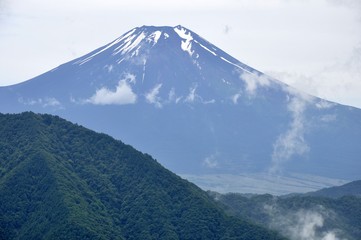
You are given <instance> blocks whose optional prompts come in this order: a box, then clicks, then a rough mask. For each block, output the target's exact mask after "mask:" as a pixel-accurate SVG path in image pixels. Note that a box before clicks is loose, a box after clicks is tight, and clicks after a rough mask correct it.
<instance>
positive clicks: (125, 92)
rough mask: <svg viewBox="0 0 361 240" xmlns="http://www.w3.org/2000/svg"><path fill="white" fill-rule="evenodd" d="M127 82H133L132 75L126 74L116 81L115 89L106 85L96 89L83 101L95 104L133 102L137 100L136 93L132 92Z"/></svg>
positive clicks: (133, 77)
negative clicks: (123, 77)
mask: <svg viewBox="0 0 361 240" xmlns="http://www.w3.org/2000/svg"><path fill="white" fill-rule="evenodd" d="M129 83H135V76H134V75H127V76H126V78H125V79H122V80H120V81H119V82H118V85H117V86H116V88H115V90H110V89H108V88H106V87H103V88H101V89H98V90H97V91H96V92H95V94H94V95H93V96H91V97H90V98H89V99H87V100H85V103H92V104H95V105H111V104H114V105H124V104H133V103H135V102H136V101H137V95H136V94H135V93H134V92H133V90H132V88H131V86H130V84H129Z"/></svg>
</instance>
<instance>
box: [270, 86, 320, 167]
mask: <svg viewBox="0 0 361 240" xmlns="http://www.w3.org/2000/svg"><path fill="white" fill-rule="evenodd" d="M287 91H288V92H289V93H290V97H291V98H290V99H289V100H288V104H287V109H288V111H289V112H290V113H291V117H292V121H291V123H290V125H289V127H288V129H287V130H286V131H285V132H284V133H282V134H281V135H279V136H278V138H277V140H276V142H275V143H274V144H273V153H272V166H271V168H270V172H271V173H276V172H279V171H281V170H282V165H283V163H285V162H287V161H289V160H291V158H292V157H294V156H295V155H299V156H302V155H304V154H306V153H307V152H308V151H309V149H310V148H309V146H308V144H307V142H306V141H305V139H304V133H305V122H306V119H305V117H304V111H305V110H306V108H307V105H308V104H310V103H311V102H312V100H313V98H311V97H310V96H308V95H306V94H302V93H296V92H294V90H292V89H291V88H288V90H287Z"/></svg>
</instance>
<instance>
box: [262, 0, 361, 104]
mask: <svg viewBox="0 0 361 240" xmlns="http://www.w3.org/2000/svg"><path fill="white" fill-rule="evenodd" d="M360 3H361V2H360ZM267 74H269V75H270V76H272V77H274V78H276V79H279V80H281V81H283V82H285V83H287V84H289V85H291V86H293V87H295V88H298V89H300V90H302V91H304V92H307V93H309V94H312V95H314V96H318V97H321V98H324V99H327V100H330V101H334V102H338V103H341V104H346V105H352V106H355V107H359V108H361V95H360V91H361V44H360V45H359V46H358V47H355V48H354V49H353V51H352V53H351V55H350V56H349V57H348V58H347V59H346V60H342V61H338V62H335V63H333V64H329V65H327V66H325V67H324V68H323V69H320V70H319V71H317V72H315V73H311V74H301V73H297V72H277V71H269V72H267Z"/></svg>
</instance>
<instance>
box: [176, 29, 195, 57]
mask: <svg viewBox="0 0 361 240" xmlns="http://www.w3.org/2000/svg"><path fill="white" fill-rule="evenodd" d="M174 31H175V32H176V33H177V34H178V36H179V37H180V38H182V39H184V41H182V43H181V48H182V50H183V51H185V52H188V54H189V56H192V55H193V53H194V51H192V40H193V37H192V34H191V33H190V32H188V33H187V30H186V29H184V28H182V27H179V26H178V27H175V28H174Z"/></svg>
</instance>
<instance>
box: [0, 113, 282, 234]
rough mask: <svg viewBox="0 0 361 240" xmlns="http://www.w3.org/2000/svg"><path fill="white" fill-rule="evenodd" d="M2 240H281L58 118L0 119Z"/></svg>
mask: <svg viewBox="0 0 361 240" xmlns="http://www.w3.org/2000/svg"><path fill="white" fill-rule="evenodd" d="M0 239H250V240H252V239H280V237H279V236H278V235H277V234H275V233H274V232H270V231H268V230H266V229H264V228H262V227H259V226H257V225H254V224H252V223H249V222H248V221H245V220H240V219H236V218H232V217H229V216H227V215H226V214H225V213H224V212H223V211H222V210H221V208H220V207H218V206H217V205H216V204H215V203H214V201H213V200H212V199H211V198H210V197H209V196H208V194H206V193H205V192H203V191H202V190H200V189H199V188H198V187H196V186H195V185H194V184H191V183H189V182H187V181H185V180H183V179H181V178H180V177H178V176H177V175H175V174H173V173H172V172H170V171H168V170H167V169H165V168H163V167H162V166H161V165H160V164H159V163H157V162H156V161H155V160H154V159H152V157H151V156H149V155H148V154H143V153H141V152H139V151H137V150H135V149H134V148H132V147H131V146H129V145H126V144H124V143H122V142H121V141H118V140H114V139H113V138H111V137H109V136H107V135H105V134H99V133H95V132H93V131H91V130H88V129H86V128H84V127H81V126H77V125H75V124H72V123H70V122H67V121H66V120H63V119H61V118H59V117H56V116H51V115H41V114H34V113H31V112H26V113H22V114H6V115H4V114H0Z"/></svg>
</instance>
